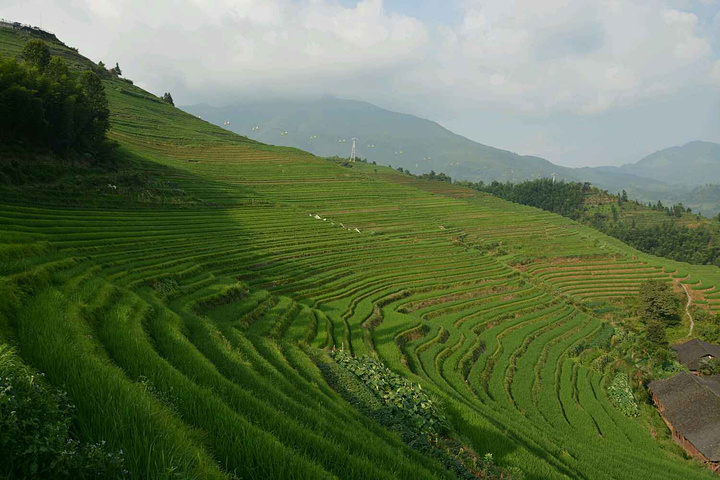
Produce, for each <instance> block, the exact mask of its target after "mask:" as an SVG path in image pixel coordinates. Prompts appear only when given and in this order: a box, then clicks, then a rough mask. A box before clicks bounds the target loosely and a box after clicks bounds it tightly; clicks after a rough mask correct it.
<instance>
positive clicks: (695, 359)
mask: <svg viewBox="0 0 720 480" xmlns="http://www.w3.org/2000/svg"><path fill="white" fill-rule="evenodd" d="M672 349H673V350H675V353H677V356H678V360H679V361H680V363H682V364H683V365H685V366H686V367H687V368H688V370H690V371H692V372H697V371H698V370H700V367H701V366H702V362H703V361H707V360H712V359H714V358H718V359H720V345H715V344H713V343H708V342H703V341H702V340H700V339H699V338H693V339H692V340H690V341H688V342H685V343H681V344H680V345H673V347H672Z"/></svg>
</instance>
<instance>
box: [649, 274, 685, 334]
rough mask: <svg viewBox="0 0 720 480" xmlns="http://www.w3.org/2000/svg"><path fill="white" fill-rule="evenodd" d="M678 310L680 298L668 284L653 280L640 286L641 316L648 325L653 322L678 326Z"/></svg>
mask: <svg viewBox="0 0 720 480" xmlns="http://www.w3.org/2000/svg"><path fill="white" fill-rule="evenodd" d="M678 308H679V301H678V298H677V297H676V296H675V294H674V293H673V292H672V290H671V289H670V286H669V285H668V284H667V283H663V282H659V281H657V280H651V281H649V282H645V283H644V284H642V285H641V286H640V316H641V318H642V320H643V321H644V322H645V323H647V324H648V325H649V324H650V323H652V322H661V323H662V324H663V325H670V326H673V325H678V324H679V323H680V315H678Z"/></svg>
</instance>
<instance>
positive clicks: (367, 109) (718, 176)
mask: <svg viewBox="0 0 720 480" xmlns="http://www.w3.org/2000/svg"><path fill="white" fill-rule="evenodd" d="M181 108H183V109H184V110H186V111H187V112H190V113H192V114H194V115H197V116H200V117H202V118H203V119H205V120H207V121H209V122H211V123H214V124H216V125H220V126H224V127H225V128H227V129H229V130H232V131H234V132H236V133H240V134H242V135H246V136H248V137H250V138H253V139H255V140H259V141H261V142H264V143H269V144H273V145H283V146H292V147H297V148H301V149H303V150H307V151H309V152H312V153H314V154H316V155H320V156H335V155H337V156H349V154H350V149H351V145H352V138H353V137H355V138H357V139H358V142H357V151H358V155H359V156H360V157H363V158H367V159H368V160H370V161H376V162H377V163H378V164H381V165H392V166H393V167H403V168H405V169H409V170H410V171H412V172H413V173H424V172H429V171H430V170H435V171H436V172H444V173H446V174H448V175H450V176H451V177H453V178H454V179H460V180H470V181H480V180H482V181H485V182H490V181H493V180H498V181H502V182H505V181H510V182H519V181H523V180H531V179H535V178H542V177H550V176H552V175H553V174H554V175H555V176H556V177H557V178H558V179H559V180H561V179H564V180H568V181H583V182H591V183H592V184H593V185H596V186H598V187H600V188H602V189H606V190H608V191H610V192H617V191H620V190H623V189H624V190H626V191H627V192H628V194H629V195H630V196H631V197H632V198H636V199H638V200H641V201H644V202H650V201H652V202H656V201H657V200H662V201H663V203H676V202H683V203H685V204H686V205H688V206H690V207H691V208H693V209H694V210H696V211H697V210H698V209H700V211H702V212H703V213H704V214H706V215H710V214H712V215H715V214H716V213H717V212H718V211H720V188H711V187H704V188H700V189H699V191H694V190H695V189H697V188H698V187H701V186H703V185H706V184H720V145H718V144H714V143H709V142H691V143H688V144H686V145H684V146H682V147H672V148H668V149H665V150H661V151H659V152H656V153H654V154H652V155H649V156H647V157H645V158H643V159H642V160H640V161H639V162H637V163H633V164H627V165H623V166H621V167H584V168H569V167H562V166H559V165H555V164H553V163H552V162H549V161H548V160H545V159H543V158H540V157H535V156H528V155H518V154H516V153H513V152H510V151H507V150H501V149H498V148H494V147H490V146H487V145H483V144H481V143H478V142H474V141H472V140H470V139H468V138H465V137H463V136H461V135H457V134H455V133H453V132H451V131H450V130H448V129H446V128H444V127H442V126H441V125H439V124H437V123H436V122H433V121H430V120H426V119H423V118H419V117H416V116H414V115H408V114H403V113H397V112H392V111H389V110H385V109H382V108H380V107H377V106H375V105H372V104H370V103H367V102H360V101H355V100H344V99H339V98H334V97H324V98H320V99H309V100H287V99H276V100H263V101H252V102H240V103H236V104H233V105H230V106H224V107H213V106H210V105H205V104H201V105H191V106H185V107H181Z"/></svg>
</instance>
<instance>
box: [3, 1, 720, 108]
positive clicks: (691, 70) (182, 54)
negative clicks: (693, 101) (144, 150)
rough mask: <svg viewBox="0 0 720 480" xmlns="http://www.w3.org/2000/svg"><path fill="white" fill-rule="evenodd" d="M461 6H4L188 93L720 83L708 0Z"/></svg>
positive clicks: (640, 94) (527, 93)
mask: <svg viewBox="0 0 720 480" xmlns="http://www.w3.org/2000/svg"><path fill="white" fill-rule="evenodd" d="M457 3H458V5H459V6H458V8H459V9H460V10H461V13H462V18H461V21H460V22H458V24H456V25H443V26H434V25H431V24H426V23H423V22H422V21H420V20H418V19H416V18H413V17H412V16H411V15H409V14H400V13H393V12H391V11H389V10H388V8H387V6H386V5H385V4H384V3H383V1H382V0H360V1H358V2H357V3H356V4H355V5H354V6H352V7H348V6H345V4H344V3H340V0H187V1H186V2H184V3H183V4H181V5H178V2H177V1H175V0H155V1H152V2H148V1H140V0H114V1H110V0H56V1H54V2H47V0H9V1H8V0H4V2H3V16H7V17H10V18H13V19H17V20H20V21H24V22H30V23H35V24H38V23H40V21H42V22H43V24H44V26H46V27H47V28H49V29H50V30H53V31H55V32H56V33H57V34H58V35H59V36H60V37H61V38H62V39H63V40H64V41H66V42H67V43H68V44H71V45H74V46H78V47H79V48H80V50H81V51H82V52H83V53H85V54H87V55H88V56H90V57H91V58H93V59H95V60H104V61H105V62H106V63H111V64H112V63H114V62H115V61H118V62H120V64H121V65H122V66H123V71H124V72H126V74H127V75H128V76H129V77H130V78H133V79H134V80H136V81H137V82H138V83H139V84H140V85H142V86H145V87H147V88H149V89H150V90H152V91H154V92H162V91H166V90H168V89H171V88H172V89H174V91H175V92H177V94H175V97H176V99H177V100H178V101H179V102H181V103H189V102H194V101H201V100H213V99H215V100H217V99H222V100H221V101H222V102H231V101H232V100H233V99H234V97H237V98H240V97H241V96H247V95H250V94H260V93H275V94H278V93H279V94H285V95H288V94H296V93H315V94H322V93H331V94H336V95H339V96H346V97H355V98H362V99H366V100H371V101H378V102H379V101H380V99H391V100H392V101H393V103H394V104H395V105H398V106H399V105H406V107H405V110H409V111H413V110H414V108H412V106H413V105H417V104H419V103H420V102H422V103H434V104H435V105H436V108H438V109H442V108H445V109H450V110H452V109H456V110H468V109H480V108H498V107H499V106H501V107H502V108H504V109H510V110H515V111H518V112H525V113H520V115H524V114H528V115H544V114H551V113H553V112H572V113H575V114H582V115H586V114H596V113H599V112H604V111H607V110H612V109H614V108H624V107H629V106H632V105H635V104H637V103H638V102H642V101H645V100H647V99H649V98H654V97H659V96H666V95H672V94H673V92H677V91H679V90H682V89H685V88H688V87H689V86H692V85H697V84H702V83H703V81H704V82H707V72H708V71H710V72H712V73H711V78H713V79H715V81H717V76H718V68H720V67H718V66H717V63H713V62H716V61H717V58H713V48H718V45H720V33H718V31H717V30H718V29H717V28H714V24H713V20H712V15H714V14H716V13H717V9H715V8H714V7H712V6H711V5H712V3H710V2H708V1H707V0H706V2H705V3H707V5H705V6H703V7H702V8H705V9H706V10H707V9H709V10H713V11H712V12H711V13H710V16H709V17H708V15H707V14H706V15H705V17H699V16H698V15H699V14H698V13H697V12H698V11H697V10H691V9H690V5H691V4H692V3H693V2H691V1H690V0H654V1H652V2H650V1H648V2H637V1H634V0H602V1H598V0H543V1H538V0H458V2H457ZM697 5H699V3H697ZM708 5H710V6H708ZM408 10H409V9H408ZM40 14H42V15H43V16H42V18H40V17H39V15H40ZM715 18H716V20H715V23H717V19H718V18H720V13H718V14H717V15H716V17H715ZM703 79H704V80H703Z"/></svg>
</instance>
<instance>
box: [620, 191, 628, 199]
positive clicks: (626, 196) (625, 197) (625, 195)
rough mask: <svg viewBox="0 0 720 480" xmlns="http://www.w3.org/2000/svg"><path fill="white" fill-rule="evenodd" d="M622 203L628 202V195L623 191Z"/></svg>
mask: <svg viewBox="0 0 720 480" xmlns="http://www.w3.org/2000/svg"><path fill="white" fill-rule="evenodd" d="M621 198H622V201H623V202H627V201H628V194H627V192H626V191H625V190H623V191H622V197H621Z"/></svg>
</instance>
